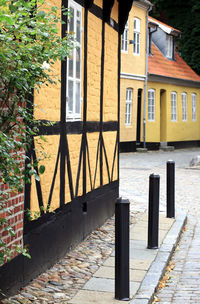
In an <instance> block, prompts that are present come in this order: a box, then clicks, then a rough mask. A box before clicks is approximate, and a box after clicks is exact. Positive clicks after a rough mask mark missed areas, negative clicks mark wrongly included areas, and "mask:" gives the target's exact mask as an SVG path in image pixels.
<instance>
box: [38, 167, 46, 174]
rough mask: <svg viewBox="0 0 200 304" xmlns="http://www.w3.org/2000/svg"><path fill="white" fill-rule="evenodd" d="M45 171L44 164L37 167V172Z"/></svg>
mask: <svg viewBox="0 0 200 304" xmlns="http://www.w3.org/2000/svg"><path fill="white" fill-rule="evenodd" d="M44 171H45V166H44V165H41V166H40V168H39V173H40V174H43V173H44Z"/></svg>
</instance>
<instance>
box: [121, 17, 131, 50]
mask: <svg viewBox="0 0 200 304" xmlns="http://www.w3.org/2000/svg"><path fill="white" fill-rule="evenodd" d="M128 28H129V26H128V21H127V22H126V25H125V28H124V32H123V35H122V46H121V50H122V51H124V52H128Z"/></svg>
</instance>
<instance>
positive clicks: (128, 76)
mask: <svg viewBox="0 0 200 304" xmlns="http://www.w3.org/2000/svg"><path fill="white" fill-rule="evenodd" d="M120 78H125V79H133V80H141V81H145V79H146V76H145V75H135V74H131V73H123V72H121V73H120Z"/></svg>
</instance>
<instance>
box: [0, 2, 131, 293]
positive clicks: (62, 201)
mask: <svg viewBox="0 0 200 304" xmlns="http://www.w3.org/2000/svg"><path fill="white" fill-rule="evenodd" d="M50 3H52V5H53V6H54V5H57V6H58V7H59V6H60V8H61V5H67V8H70V10H71V15H72V17H71V18H70V19H69V20H65V18H66V16H63V19H64V21H66V23H65V24H62V25H61V28H60V29H59V30H60V33H61V35H63V36H64V35H65V33H66V30H69V31H72V32H74V33H75V38H76V48H75V49H74V50H73V53H72V55H71V57H70V58H68V59H67V60H66V61H63V62H58V63H56V65H55V67H54V74H55V75H57V77H58V78H59V79H60V82H57V85H52V86H51V87H43V88H41V90H40V92H39V94H38V93H37V92H34V103H35V104H36V105H37V107H36V108H35V111H34V116H35V118H36V119H37V120H41V121H42V122H44V123H43V124H42V125H41V127H40V131H39V134H38V136H36V137H34V139H33V142H32V147H31V150H30V151H29V153H28V156H29V157H30V158H31V159H32V161H34V162H35V161H36V160H37V159H38V158H39V151H40V150H41V146H40V136H41V135H42V136H43V137H44V138H45V139H46V142H45V143H43V144H42V145H43V151H45V152H46V154H47V156H48V157H47V158H46V159H45V160H44V165H45V168H46V170H45V172H44V174H43V175H41V176H40V180H37V179H36V180H35V179H34V177H33V178H32V181H31V184H27V185H26V186H25V203H24V209H25V210H27V211H29V212H28V213H29V214H30V213H31V215H32V216H33V217H34V220H32V221H30V220H29V219H28V218H27V217H26V214H27V213H25V218H24V244H25V245H27V246H28V248H29V251H30V255H31V259H30V260H28V259H27V258H25V257H23V256H22V255H19V256H17V257H16V258H15V259H14V260H12V261H11V262H10V263H8V264H6V265H4V268H3V269H2V271H1V270H0V286H1V291H4V293H6V294H7V292H8V290H9V291H11V290H12V288H13V286H14V288H15V289H16V288H18V287H21V286H23V285H25V284H26V283H27V282H28V281H29V280H31V279H32V278H33V277H35V276H36V275H38V274H39V273H41V272H42V271H44V270H45V269H46V268H47V267H50V266H51V265H52V264H54V263H55V261H57V260H58V259H59V258H60V257H62V256H63V255H64V254H65V253H66V252H67V251H68V250H69V249H71V248H72V247H73V246H75V245H76V244H77V243H78V242H80V241H82V240H83V239H84V238H85V237H86V236H87V235H88V234H89V233H90V232H91V231H92V230H93V229H95V228H96V227H98V226H100V225H101V224H103V222H104V221H105V220H106V219H107V218H108V217H110V216H111V215H113V213H114V208H115V201H116V199H117V197H118V189H119V166H118V163H119V162H118V161H119V158H118V154H119V148H118V146H119V108H120V106H119V101H120V99H119V91H120V86H119V84H120V52H121V50H120V43H121V34H122V33H123V30H124V26H125V24H126V22H127V19H128V14H129V10H130V9H131V7H132V0H127V1H123V0H106V1H104V0H94V1H93V0H68V1H65V2H64V1H63V2H62V1H58V0H51V1H50ZM40 109H42V111H41V110H40ZM46 122H48V123H49V122H50V123H51V122H52V125H49V124H46ZM34 148H36V150H35V149H34ZM19 274H20V280H19ZM13 282H14V284H13ZM5 284H6V286H5Z"/></svg>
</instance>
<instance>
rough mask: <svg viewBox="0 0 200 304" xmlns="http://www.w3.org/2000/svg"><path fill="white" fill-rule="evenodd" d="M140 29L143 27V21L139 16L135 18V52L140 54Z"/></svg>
mask: <svg viewBox="0 0 200 304" xmlns="http://www.w3.org/2000/svg"><path fill="white" fill-rule="evenodd" d="M140 29H141V21H140V19H139V18H136V17H135V18H134V19H133V41H134V44H133V54H134V55H138V56H139V55H140Z"/></svg>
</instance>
